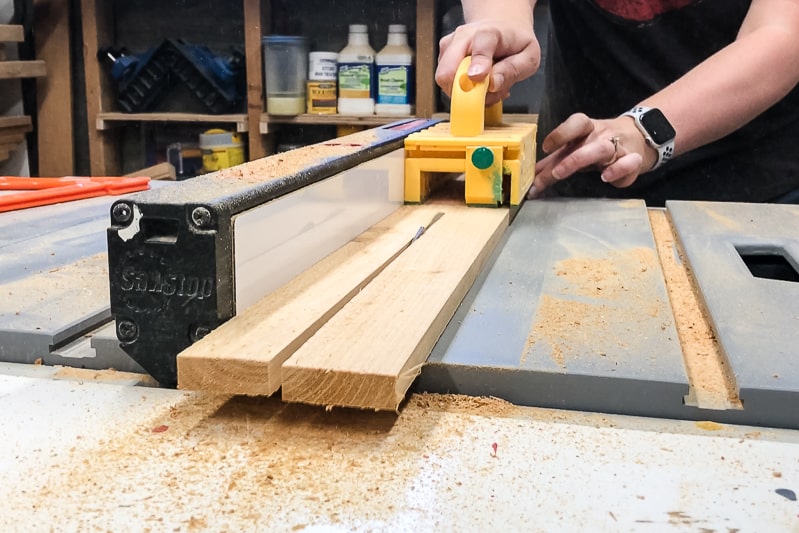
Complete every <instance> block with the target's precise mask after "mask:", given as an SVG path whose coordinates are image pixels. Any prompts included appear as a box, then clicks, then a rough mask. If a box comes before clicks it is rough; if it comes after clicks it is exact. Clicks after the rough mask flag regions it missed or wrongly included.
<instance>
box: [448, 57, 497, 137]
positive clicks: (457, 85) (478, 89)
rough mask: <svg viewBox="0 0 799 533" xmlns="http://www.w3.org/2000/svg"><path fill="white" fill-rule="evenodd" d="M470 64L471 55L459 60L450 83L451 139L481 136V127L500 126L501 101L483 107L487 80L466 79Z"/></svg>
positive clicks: (486, 91) (487, 78)
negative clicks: (452, 81)
mask: <svg viewBox="0 0 799 533" xmlns="http://www.w3.org/2000/svg"><path fill="white" fill-rule="evenodd" d="M471 63H472V58H471V56H466V57H464V58H463V60H462V61H461V63H460V65H459V66H458V70H457V72H456V73H455V82H454V83H453V84H452V105H451V107H450V115H451V116H450V133H451V134H452V135H453V136H454V137H475V136H477V135H480V134H481V133H483V129H484V128H485V126H499V125H500V124H502V102H497V103H496V104H494V105H492V106H491V107H488V108H486V106H485V102H486V94H487V93H488V80H489V77H488V76H486V78H485V79H484V80H482V81H479V82H475V81H473V80H472V79H471V78H469V75H468V74H467V72H468V71H469V65H471Z"/></svg>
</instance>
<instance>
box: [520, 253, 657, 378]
mask: <svg viewBox="0 0 799 533" xmlns="http://www.w3.org/2000/svg"><path fill="white" fill-rule="evenodd" d="M656 265H657V257H656V255H655V253H654V251H653V250H651V249H650V248H645V247H640V248H632V249H628V250H621V251H618V250H614V251H610V252H609V253H608V255H607V256H606V257H577V258H569V259H565V260H562V261H559V262H558V263H556V264H555V265H554V269H555V274H556V275H557V276H558V277H560V278H562V279H563V280H564V281H565V282H566V285H565V287H564V288H563V289H562V290H561V291H560V294H559V295H551V294H545V295H543V296H542V297H541V300H540V302H539V307H538V310H537V313H536V315H535V317H534V318H533V324H532V327H531V328H530V334H529V335H528V338H527V342H526V344H525V348H524V353H523V355H522V359H521V362H522V363H524V362H525V360H526V358H527V355H528V354H529V353H530V350H531V349H532V348H533V346H534V345H535V344H536V343H538V342H540V341H544V342H546V343H547V344H548V346H549V349H550V351H551V355H552V359H553V360H554V361H555V363H556V364H557V365H558V366H559V367H561V368H564V369H565V368H566V355H567V354H570V353H575V354H578V355H581V356H585V355H589V354H592V353H593V354H595V355H596V356H597V357H604V356H606V355H607V352H612V351H617V350H616V347H621V348H623V349H627V348H629V342H630V340H631V339H630V338H625V337H624V336H623V335H622V336H620V335H621V334H620V330H619V329H618V328H617V327H616V326H624V327H626V329H627V331H629V332H631V335H632V334H633V332H635V331H639V330H641V327H640V326H639V325H644V324H650V323H651V322H652V320H653V319H655V318H657V317H663V320H664V321H666V320H667V317H668V305H667V303H666V302H664V301H663V300H662V299H661V298H660V297H659V295H658V294H657V293H656V292H654V291H653V290H652V288H653V287H655V286H656V285H655V284H654V283H652V282H651V279H652V276H656V275H657V269H656V268H655V267H656ZM630 295H632V298H633V299H634V300H635V302H636V305H632V306H630V305H620V304H624V303H625V302H627V301H629V300H630V299H631V296H630ZM586 299H588V301H586ZM642 309H643V311H642ZM608 317H612V323H611V322H610V321H609V319H608Z"/></svg>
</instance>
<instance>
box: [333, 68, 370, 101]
mask: <svg viewBox="0 0 799 533" xmlns="http://www.w3.org/2000/svg"><path fill="white" fill-rule="evenodd" d="M373 68H374V65H373V64H371V63H339V64H338V95H339V98H371V97H372V75H373Z"/></svg>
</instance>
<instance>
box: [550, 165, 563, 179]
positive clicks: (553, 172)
mask: <svg viewBox="0 0 799 533" xmlns="http://www.w3.org/2000/svg"><path fill="white" fill-rule="evenodd" d="M551 174H552V177H553V178H555V179H556V180H559V179H561V178H560V172H558V171H557V170H555V169H554V168H553V169H552V172H551Z"/></svg>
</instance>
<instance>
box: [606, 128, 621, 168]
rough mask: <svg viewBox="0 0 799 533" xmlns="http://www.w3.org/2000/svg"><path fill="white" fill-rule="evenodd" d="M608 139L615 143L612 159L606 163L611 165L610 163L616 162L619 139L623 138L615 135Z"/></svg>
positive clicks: (607, 165)
mask: <svg viewBox="0 0 799 533" xmlns="http://www.w3.org/2000/svg"><path fill="white" fill-rule="evenodd" d="M608 140H609V141H610V142H611V144H613V155H612V156H610V161H608V162H607V163H605V166H606V167H609V166H610V165H612V164H613V163H615V162H616V159H617V158H618V156H619V141H620V140H621V138H620V137H619V136H618V135H614V136H613V137H611V138H610V139H608Z"/></svg>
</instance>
